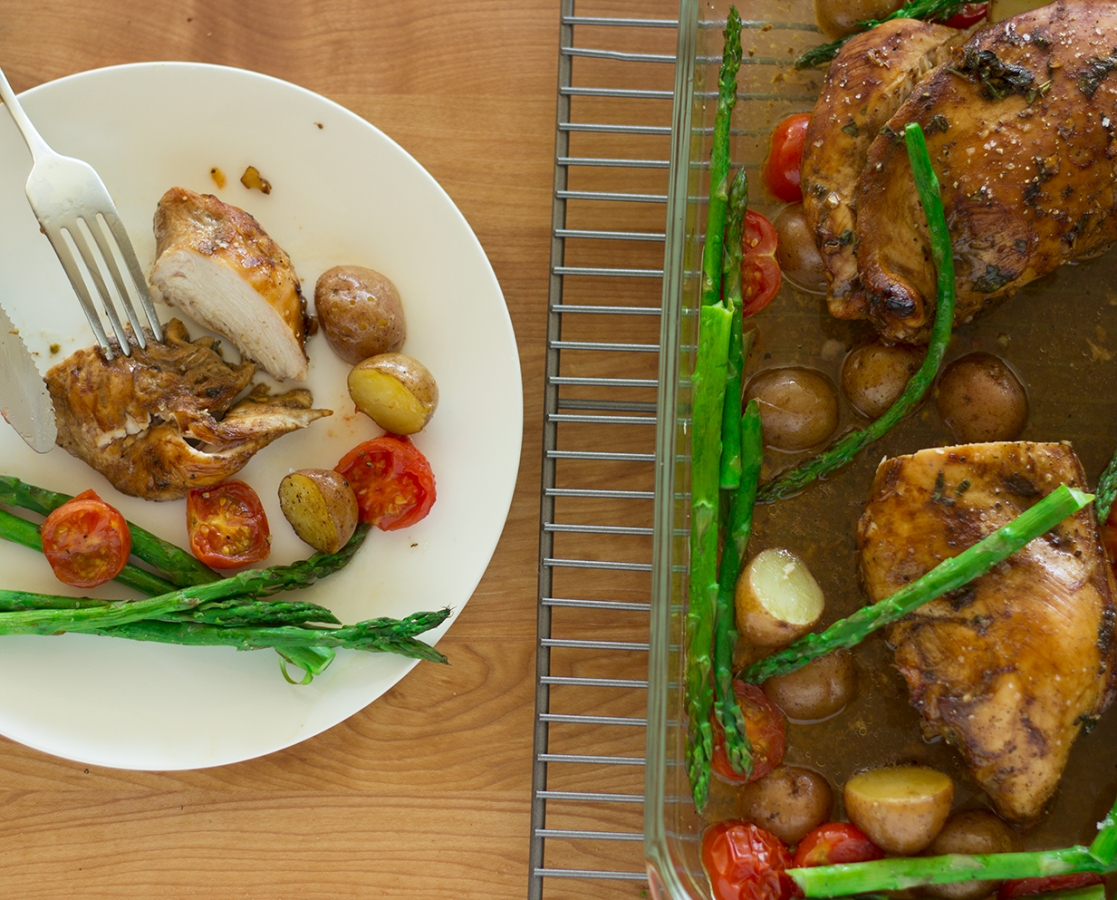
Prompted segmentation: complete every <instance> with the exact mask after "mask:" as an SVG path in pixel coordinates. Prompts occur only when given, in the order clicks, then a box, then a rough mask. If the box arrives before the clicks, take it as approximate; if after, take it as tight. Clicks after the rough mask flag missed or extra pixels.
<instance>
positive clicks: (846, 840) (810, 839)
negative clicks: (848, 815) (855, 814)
mask: <svg viewBox="0 0 1117 900" xmlns="http://www.w3.org/2000/svg"><path fill="white" fill-rule="evenodd" d="M874 859H884V851H883V850H881V849H880V847H878V846H877V845H876V844H874V843H873V842H872V841H870V840H869V838H868V835H866V834H865V832H863V831H862V830H861V829H860V828H858V827H857V826H856V825H852V824H850V823H849V822H826V823H825V824H823V825H819V826H818V827H817V828H815V829H813V830H812V831H809V832H808V833H807V835H806V836H805V837H804V838H803V840H801V841H800V842H799V846H798V847H796V848H795V855H794V856H793V857H792V861H791V865H792V867H793V868H797V869H806V868H812V867H814V866H836V865H839V864H841V863H855V862H871V861H872V860H874Z"/></svg>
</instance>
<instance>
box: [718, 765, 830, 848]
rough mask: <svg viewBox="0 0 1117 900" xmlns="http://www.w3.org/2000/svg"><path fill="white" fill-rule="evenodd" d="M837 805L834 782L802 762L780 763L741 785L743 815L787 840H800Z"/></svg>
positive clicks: (795, 841) (827, 816)
mask: <svg viewBox="0 0 1117 900" xmlns="http://www.w3.org/2000/svg"><path fill="white" fill-rule="evenodd" d="M833 808H834V792H833V791H832V790H831V789H830V782H828V781H827V780H826V778H825V777H824V776H822V775H820V774H819V773H818V772H814V771H812V770H810V769H803V768H800V767H799V766H776V768H774V769H773V770H772V771H771V772H769V773H768V774H767V775H765V776H764V777H763V778H761V779H759V780H758V781H752V782H749V783H748V784H746V785H745V786H744V787H743V788H741V806H740V811H741V818H743V819H745V820H746V821H749V822H752V823H753V824H755V825H759V826H760V827H761V828H767V829H768V830H769V831H770V832H772V834H774V835H775V836H776V837H778V838H779V839H780V840H781V841H783V842H784V843H785V844H797V843H799V841H801V840H802V839H803V836H804V835H806V833H807V832H808V831H810V830H811V829H813V828H817V827H818V826H819V825H821V824H822V823H823V822H826V821H828V820H829V819H830V813H831V811H832V810H833Z"/></svg>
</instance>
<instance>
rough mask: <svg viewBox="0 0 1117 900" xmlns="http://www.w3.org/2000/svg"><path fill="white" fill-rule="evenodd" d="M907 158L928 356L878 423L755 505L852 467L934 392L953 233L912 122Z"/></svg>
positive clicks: (947, 310) (946, 340)
mask: <svg viewBox="0 0 1117 900" xmlns="http://www.w3.org/2000/svg"><path fill="white" fill-rule="evenodd" d="M904 140H905V141H906V143H907V149H908V158H909V159H910V160H911V167H912V172H913V174H914V175H915V186H916V189H917V190H918V191H919V199H920V201H921V202H922V204H923V211H924V213H925V214H926V216H927V225H928V227H929V228H930V231H931V254H932V256H933V257H934V260H935V268H936V270H937V272H938V298H937V301H936V304H935V322H934V325H933V326H932V329H931V340H930V343H929V344H928V345H927V355H926V356H925V357H924V358H923V362H922V364H921V365H920V366H919V369H918V370H917V371H916V372H915V374H914V375H912V376H911V378H910V379H909V380H908V383H907V385H906V386H905V387H904V391H903V393H902V394H900V397H899V399H897V400H896V402H895V403H893V404H892V406H891V407H889V409H888V411H887V412H885V413H884V415H882V416H881V417H880V418H879V419H876V420H875V421H873V422H870V423H869V424H868V425H866V426H865V427H864V428H862V429H860V430H857V431H851V432H849V433H848V434H847V435H845V436H844V437H842V438H840V439H839V440H838V441H836V442H835V443H834V444H832V445H831V446H830V447H828V448H827V449H826V450H824V451H822V453H820V454H818V455H817V456H815V457H813V458H811V459H809V460H807V461H806V462H804V463H801V464H799V465H797V466H795V467H794V468H792V469H789V470H788V471H786V472H784V473H782V474H781V475H779V476H777V477H776V478H774V479H773V480H772V481H769V482H768V483H766V484H763V485H761V486H760V491H759V493H758V495H757V500H758V501H759V502H761V503H770V502H772V501H773V500H782V499H784V498H785V497H789V496H791V495H792V494H796V493H798V492H799V491H801V490H802V489H803V488H804V487H806V486H807V485H808V484H810V483H811V482H812V481H814V480H815V479H816V478H821V477H823V476H825V475H829V474H830V473H831V472H834V471H836V470H837V469H840V468H841V467H842V466H844V465H846V464H847V463H849V462H850V461H851V460H852V459H853V457H854V456H856V455H857V454H858V453H859V452H860V451H861V450H863V449H864V448H865V447H867V446H868V445H869V444H871V443H872V442H873V441H876V440H879V439H880V438H881V437H883V436H884V435H885V433H887V432H888V431H889V429H891V428H892V427H893V426H894V425H895V424H896V423H897V422H899V421H900V420H901V419H903V418H904V417H905V416H906V415H907V414H908V413H910V412H911V411H912V410H913V409H915V407H916V406H918V405H919V402H920V401H921V400H922V399H923V396H924V395H925V394H926V393H927V391H928V390H929V389H930V387H931V385H932V384H933V383H934V381H935V376H936V375H937V374H938V371H939V366H940V365H941V364H942V360H943V356H944V355H945V354H946V348H947V346H948V345H949V344H950V333H951V329H952V328H953V325H954V258H953V253H952V248H951V243H950V233H949V231H948V230H947V227H946V216H945V214H944V212H943V205H942V198H941V196H940V195H939V182H938V178H936V177H935V172H934V170H933V169H932V168H931V159H930V157H929V156H928V154H927V143H926V141H925V140H924V137H923V130H922V129H921V128H920V127H919V124H918V123H916V122H912V123H910V124H908V126H907V128H906V129H905V130H904Z"/></svg>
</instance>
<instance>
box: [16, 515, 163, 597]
mask: <svg viewBox="0 0 1117 900" xmlns="http://www.w3.org/2000/svg"><path fill="white" fill-rule="evenodd" d="M0 538H3V539H4V540H7V541H12V542H13V543H16V544H23V546H25V547H30V548H31V549H32V550H38V551H39V552H40V553H41V552H42V550H43V539H42V537H41V536H40V534H39V528H38V526H36V525H35V524H34V523H33V522H28V521H27V520H26V519H21V518H20V517H19V516H17V515H14V514H13V513H10V512H8V511H7V510H6V509H0ZM116 580H117V581H119V582H120V583H121V584H123V585H127V586H128V587H130V588H135V589H136V590H137V591H141V592H143V593H145V594H148V595H153V594H165V593H167V591H173V590H174V589H175V588H176V587H179V585H175V584H171V582H169V581H167V580H166V579H164V578H160V577H159V576H158V575H154V574H152V573H151V572H148V571H147V570H146V569H141V568H140V567H139V566H134V565H132V564H131V563H127V564H126V565H125V566H124V568H123V570H121V572H120V574H119V575H117V576H116Z"/></svg>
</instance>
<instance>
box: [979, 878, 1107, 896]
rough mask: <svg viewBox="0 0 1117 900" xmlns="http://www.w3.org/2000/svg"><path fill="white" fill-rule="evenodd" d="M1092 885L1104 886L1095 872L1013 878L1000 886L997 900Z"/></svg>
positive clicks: (1071, 889) (1102, 879) (1103, 880)
mask: <svg viewBox="0 0 1117 900" xmlns="http://www.w3.org/2000/svg"><path fill="white" fill-rule="evenodd" d="M1093 884H1105V878H1103V877H1102V876H1101V875H1098V874H1097V873H1095V872H1079V873H1077V874H1075V875H1048V876H1046V877H1044V878H1014V879H1010V880H1008V881H1006V882H1004V883H1003V884H1002V885H1001V887H1000V890H998V891H997V900H1016V898H1018V897H1031V896H1032V895H1034V894H1047V893H1050V892H1051V891H1073V890H1075V889H1076V888H1084V887H1090V885H1093Z"/></svg>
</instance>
